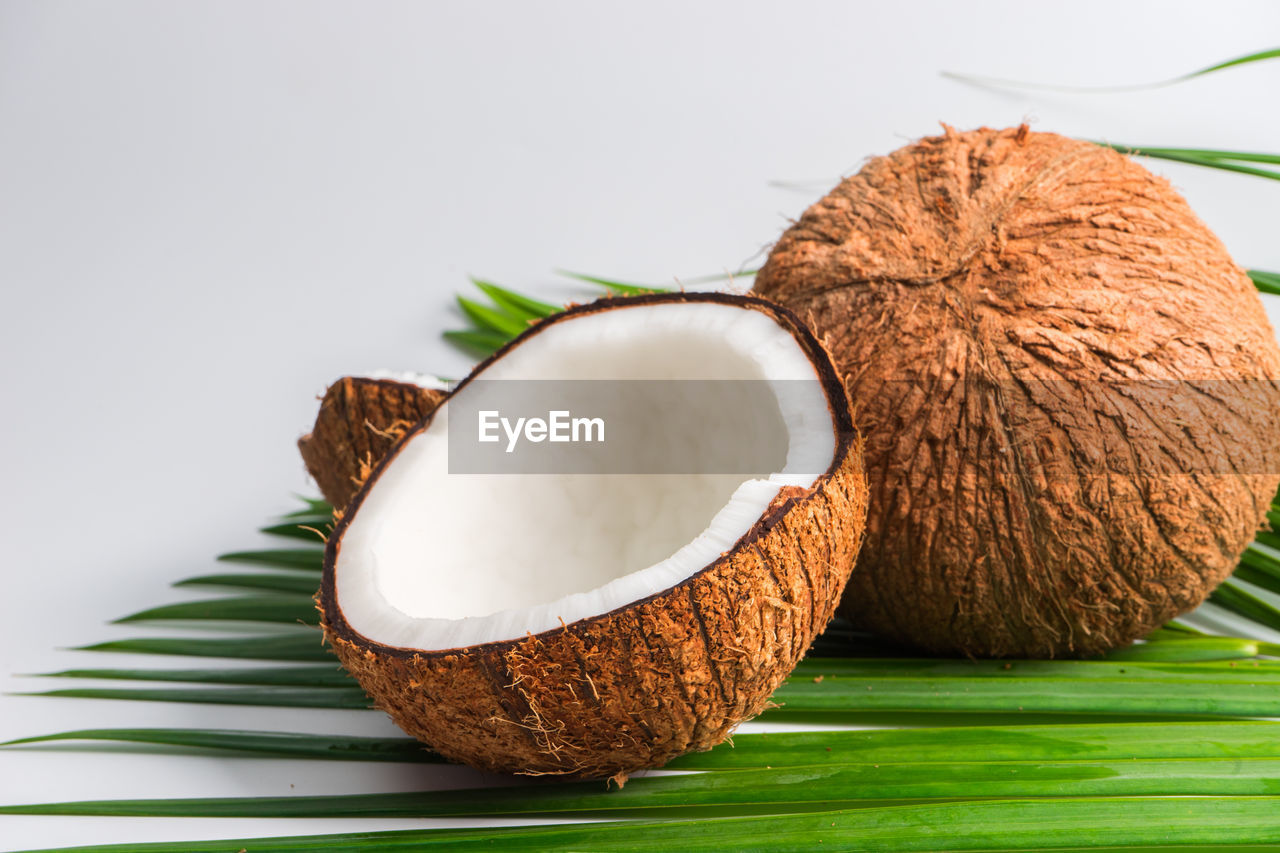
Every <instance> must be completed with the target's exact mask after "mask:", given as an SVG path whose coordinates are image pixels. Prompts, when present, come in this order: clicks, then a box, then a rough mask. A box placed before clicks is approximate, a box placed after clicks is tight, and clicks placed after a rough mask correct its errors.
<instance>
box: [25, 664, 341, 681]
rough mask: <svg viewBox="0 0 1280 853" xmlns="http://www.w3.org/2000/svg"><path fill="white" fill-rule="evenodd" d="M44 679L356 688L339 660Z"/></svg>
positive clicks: (71, 673) (80, 672)
mask: <svg viewBox="0 0 1280 853" xmlns="http://www.w3.org/2000/svg"><path fill="white" fill-rule="evenodd" d="M39 677H41V678H105V679H111V680H122V681H181V682H186V683H189V684H262V685H272V686H275V687H354V686H355V681H354V680H353V679H352V678H351V676H350V675H348V674H347V671H346V670H344V669H342V668H341V667H339V666H338V665H337V663H336V661H333V662H331V663H330V664H328V665H325V666H262V667H252V668H241V667H236V668H232V667H228V668H221V669H64V670H61V671H59V672H44V673H39Z"/></svg>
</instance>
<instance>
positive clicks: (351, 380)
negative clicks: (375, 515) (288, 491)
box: [298, 374, 444, 510]
mask: <svg viewBox="0 0 1280 853" xmlns="http://www.w3.org/2000/svg"><path fill="white" fill-rule="evenodd" d="M443 399H444V389H443V387H442V385H440V384H439V383H436V382H434V381H432V380H431V379H430V378H429V377H421V376H415V375H409V374H403V375H396V376H345V377H343V378H342V379H339V380H338V381H337V382H334V383H333V384H332V385H330V386H329V387H328V389H326V390H325V392H324V395H323V396H322V397H321V401H320V412H319V413H318V414H317V415H316V423H315V426H314V427H312V429H311V432H309V433H307V434H306V435H304V436H303V437H302V438H300V439H298V452H299V453H301V454H302V461H303V462H304V463H305V464H306V466H307V471H308V472H309V473H310V474H311V476H312V478H313V479H314V480H315V481H316V485H317V486H319V487H320V493H321V494H322V495H324V498H325V500H327V501H328V502H329V503H330V504H331V505H333V506H334V507H335V508H336V509H339V510H341V509H342V508H343V507H345V506H346V505H347V502H348V501H350V500H351V497H352V495H354V494H355V493H356V492H357V491H358V490H359V489H360V486H362V485H363V484H364V481H365V480H366V479H368V477H369V473H370V472H371V471H372V470H373V468H374V466H376V465H377V464H378V463H379V462H381V461H382V457H383V456H385V455H386V454H387V451H388V450H390V449H391V445H392V444H394V443H395V441H396V440H397V439H398V438H400V437H401V436H402V435H404V434H405V433H406V432H408V430H409V428H410V427H412V426H413V425H414V424H416V423H417V422H418V421H420V420H422V419H423V418H425V417H426V416H427V415H429V414H431V413H432V412H433V411H435V408H436V406H438V405H439V404H440V401H441V400H443Z"/></svg>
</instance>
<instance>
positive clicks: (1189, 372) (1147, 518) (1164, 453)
mask: <svg viewBox="0 0 1280 853" xmlns="http://www.w3.org/2000/svg"><path fill="white" fill-rule="evenodd" d="M755 290H756V292H758V293H760V294H761V295H763V296H766V297H769V298H771V299H774V300H777V301H779V302H781V303H783V304H785V305H787V306H788V307H789V308H791V309H792V310H794V311H795V312H796V313H798V314H800V315H801V316H802V317H805V318H806V319H807V320H808V322H810V324H811V325H812V326H813V327H814V329H815V330H816V331H817V333H818V334H819V336H821V337H823V339H824V342H825V343H826V344H827V346H828V348H829V349H830V350H831V351H832V353H833V355H834V356H835V359H836V362H837V366H838V368H839V369H840V370H841V371H842V373H843V375H844V379H845V383H846V387H847V388H848V390H849V394H850V397H851V398H852V399H853V400H855V401H856V402H857V404H858V411H857V412H856V414H855V421H856V423H857V425H858V427H859V428H860V429H861V430H862V432H863V434H864V436H865V437H866V451H865V452H866V460H867V473H868V479H869V481H870V484H871V509H870V512H869V516H868V521H867V541H866V543H865V545H864V547H863V549H862V552H861V555H860V557H859V562H858V570H857V571H856V573H855V575H854V579H853V580H852V581H851V582H850V584H849V587H848V589H847V590H846V592H845V598H844V604H843V608H842V609H843V611H844V612H846V613H847V615H849V616H850V617H851V618H853V619H854V620H856V622H857V623H858V624H859V625H861V626H864V627H867V628H870V629H872V630H874V631H877V632H879V633H881V634H882V635H884V636H887V637H891V638H893V639H895V640H898V641H905V642H908V643H912V644H915V645H918V646H921V647H924V648H926V649H929V650H933V651H937V652H944V653H962V654H969V655H982V656H988V655H989V656H1015V655H1016V656H1058V655H1071V654H1088V653H1094V652H1101V651H1104V650H1106V649H1109V648H1113V647H1115V646H1118V645H1122V644H1124V643H1127V642H1129V641H1130V640H1133V639H1134V638H1136V637H1138V636H1141V635H1142V634H1143V633H1145V632H1147V631H1149V630H1150V629H1152V628H1155V627H1156V626H1158V625H1159V624H1161V623H1162V622H1164V621H1165V620H1167V619H1169V618H1171V617H1173V616H1175V615H1177V614H1179V613H1182V612H1183V611H1186V610H1188V609H1190V608H1192V607H1193V606H1195V605H1196V604H1198V603H1199V602H1200V601H1201V600H1203V599H1204V598H1205V596H1206V595H1208V593H1209V592H1210V591H1211V590H1212V588H1213V587H1214V586H1215V585H1217V584H1218V583H1219V582H1220V581H1221V580H1222V579H1223V578H1225V577H1226V576H1227V575H1228V574H1229V573H1230V572H1231V570H1232V568H1233V567H1234V565H1235V563H1236V560H1237V558H1238V556H1239V554H1240V553H1241V551H1242V550H1243V549H1244V547H1245V546H1246V545H1247V543H1248V542H1249V540H1250V539H1251V537H1252V535H1253V534H1254V532H1255V530H1256V529H1257V527H1258V525H1259V523H1260V521H1261V520H1262V518H1263V513H1264V511H1265V509H1266V507H1267V503H1268V501H1269V499H1270V498H1271V496H1272V495H1273V494H1274V492H1275V489H1276V485H1277V482H1278V480H1280V478H1278V477H1277V476H1276V474H1275V472H1280V458H1278V457H1277V454H1278V453H1280V430H1278V425H1277V417H1276V416H1277V413H1278V412H1280V395H1278V394H1277V391H1276V385H1275V383H1274V382H1270V381H1248V382H1243V383H1237V384H1231V383H1221V382H1220V383H1218V384H1217V385H1215V384H1214V382H1208V383H1203V384H1200V385H1197V388H1198V390H1196V391H1195V392H1194V393H1191V394H1189V396H1190V397H1193V398H1194V402H1195V405H1194V406H1191V407H1190V408H1191V411H1182V412H1179V413H1178V414H1177V415H1176V416H1172V415H1170V414H1169V413H1168V412H1167V411H1164V410H1161V409H1160V406H1159V403H1160V402H1161V401H1160V400H1159V399H1155V398H1158V397H1159V395H1160V393H1163V391H1164V390H1167V388H1166V389H1159V388H1157V387H1156V385H1158V384H1159V383H1150V382H1143V381H1141V380H1185V379H1196V380H1223V379H1232V380H1238V379H1242V378H1243V379H1248V380H1254V379H1259V378H1265V379H1272V380H1274V379H1275V378H1277V377H1280V350H1278V349H1277V346H1276V343H1275V339H1274V336H1273V333H1272V330H1271V328H1270V326H1269V325H1268V323H1267V320H1266V317H1265V315H1264V313H1263V309H1262V306H1261V303H1260V301H1259V299H1258V296H1257V294H1256V292H1255V291H1254V288H1253V287H1252V285H1251V284H1250V282H1249V280H1248V278H1247V277H1246V276H1245V275H1244V274H1243V273H1242V271H1241V270H1240V269H1239V268H1238V267H1236V266H1235V265H1234V264H1233V263H1232V261H1231V259H1230V258H1229V257H1228V255H1227V253H1226V250H1225V249H1224V248H1223V246H1222V244H1221V243H1220V242H1219V241H1218V240H1217V238H1216V237H1214V236H1213V234H1212V233H1210V231H1209V230H1208V229H1207V228H1206V227H1205V226H1204V225H1203V224H1202V223H1201V222H1200V221H1199V220H1198V219H1197V218H1196V216H1195V215H1194V214H1193V213H1192V211H1191V210H1190V208H1189V207H1188V206H1187V204H1186V202H1185V201H1184V200H1183V199H1182V198H1181V197H1180V196H1179V195H1178V194H1177V193H1176V192H1175V191H1174V190H1173V189H1172V188H1171V187H1170V186H1169V184H1168V182H1166V181H1165V180H1164V179H1162V178H1158V177H1155V176H1153V175H1152V174H1151V173H1149V172H1148V171H1147V170H1146V169H1144V168H1142V167H1141V166H1139V165H1138V164H1137V163H1135V162H1133V161H1131V160H1129V159H1128V158H1126V157H1123V156H1121V155H1120V154H1117V153H1115V152H1113V151H1110V150H1106V149H1103V148H1100V147H1098V146H1094V145H1091V144H1088V143H1083V142H1079V141H1073V140H1069V139H1066V138H1063V137H1060V136H1056V135H1053V134H1045V133H1029V132H1028V131H1027V129H1026V128H1025V127H1023V128H1018V129H1011V130H1003V131H991V130H986V129H983V130H978V131H973V132H968V133H957V132H955V131H953V130H951V129H950V128H947V132H946V133H945V135H943V136H938V137H933V138H928V139H923V140H921V141H920V142H919V143H917V144H915V145H911V146H908V147H906V148H903V149H900V150H898V151H896V152H894V153H893V154H890V155H889V156H887V157H880V158H876V159H873V160H871V161H870V162H868V164H867V165H866V166H865V168H863V169H862V171H861V172H859V173H858V174H857V175H855V176H854V177H852V178H849V179H847V180H845V181H844V182H843V183H841V184H840V185H839V186H838V187H836V188H835V189H834V190H833V191H832V192H831V193H830V194H829V195H828V196H827V197H825V198H823V199H822V200H821V201H819V202H818V203H817V204H815V205H814V206H813V207H811V208H810V209H809V210H807V211H806V212H805V213H804V215H803V217H802V218H801V219H800V220H799V222H797V223H796V224H795V225H794V226H793V227H792V228H791V229H790V230H788V231H787V232H786V233H785V234H784V235H783V236H782V238H781V240H779V242H778V243H777V245H776V246H775V247H774V249H773V252H772V254H771V255H770V257H769V259H768V262H767V263H766V264H765V266H764V268H763V269H762V270H761V272H760V273H759V275H758V277H757V278H756V284H755ZM1131 380H1140V381H1137V382H1132V381H1131ZM1170 384H1171V383H1170ZM1228 386H1230V387H1228ZM1217 392H1223V393H1217ZM1153 395H1154V397H1153ZM1144 397H1146V398H1147V399H1144Z"/></svg>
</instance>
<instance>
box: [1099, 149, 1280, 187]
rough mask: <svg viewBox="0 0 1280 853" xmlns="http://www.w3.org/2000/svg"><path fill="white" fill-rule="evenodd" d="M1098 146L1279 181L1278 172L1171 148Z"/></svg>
mask: <svg viewBox="0 0 1280 853" xmlns="http://www.w3.org/2000/svg"><path fill="white" fill-rule="evenodd" d="M1097 144H1098V145H1101V146H1103V147H1104V148H1111V149H1114V150H1116V151H1119V152H1120V153H1121V154H1128V155H1131V156H1135V157H1154V158H1156V159H1159V160H1169V161H1171V162H1175V163H1189V164H1191V165H1193V166H1204V167H1206V168H1209V169H1222V170H1224V171H1227V172H1239V173H1240V174H1242V175H1253V176H1254V177H1259V178H1269V179H1271V180H1273V181H1280V170H1276V169H1261V168H1258V167H1257V166H1246V165H1244V164H1243V163H1234V162H1232V161H1230V160H1223V159H1218V158H1216V157H1204V156H1196V155H1193V154H1180V153H1175V152H1176V150H1177V149H1172V148H1150V149H1147V148H1142V147H1141V146H1134V145H1119V144H1115V143H1110V142H1098V143H1097Z"/></svg>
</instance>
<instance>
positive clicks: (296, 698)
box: [16, 687, 373, 710]
mask: <svg viewBox="0 0 1280 853" xmlns="http://www.w3.org/2000/svg"><path fill="white" fill-rule="evenodd" d="M16 695H18V696H60V697H65V698H69V699H127V700H132V701H135V702H190V703H195V704H199V705H268V706H272V707H277V708H331V709H335V710H344V709H345V710H365V709H367V708H371V707H373V700H371V699H370V698H369V697H368V696H366V695H365V692H364V691H363V690H361V689H360V688H358V687H357V688H337V687H323V688H310V687H220V688H189V689H187V688H141V687H139V688H126V687H120V688H116V687H74V688H69V689H66V690H44V691H40V692H36V693H19V694H16Z"/></svg>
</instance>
